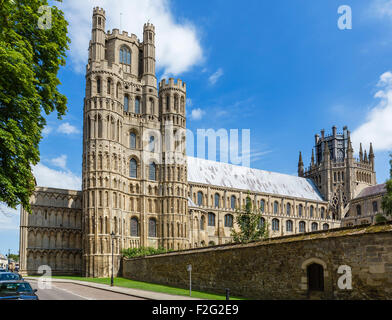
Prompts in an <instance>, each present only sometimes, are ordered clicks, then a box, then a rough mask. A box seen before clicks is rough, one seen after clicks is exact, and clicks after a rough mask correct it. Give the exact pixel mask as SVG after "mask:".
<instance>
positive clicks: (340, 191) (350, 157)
mask: <svg viewBox="0 0 392 320" xmlns="http://www.w3.org/2000/svg"><path fill="white" fill-rule="evenodd" d="M298 175H299V176H300V177H305V178H310V179H312V180H313V181H314V183H315V184H316V186H317V188H318V189H319V190H320V192H321V194H322V195H323V198H324V199H325V200H326V201H328V202H329V207H330V209H331V214H332V216H333V218H334V219H339V220H340V219H342V218H343V217H344V216H345V215H346V213H347V212H348V210H349V208H350V206H349V203H350V201H351V200H352V199H354V198H356V197H357V196H358V195H359V193H360V192H361V191H362V190H363V189H365V188H367V187H369V186H374V185H376V172H375V171H374V152H373V146H372V144H370V148H369V156H368V155H367V152H366V150H365V153H363V149H362V144H361V145H360V150H359V158H358V159H356V158H354V149H353V147H352V144H351V137H350V131H348V130H347V127H344V128H343V133H340V134H338V133H337V128H336V127H335V126H334V127H332V134H331V135H327V136H326V135H325V130H322V131H321V137H320V136H319V135H318V134H316V136H315V148H314V149H312V158H311V162H310V166H309V168H308V169H306V170H305V168H304V164H303V161H302V155H301V153H300V156H299V162H298Z"/></svg>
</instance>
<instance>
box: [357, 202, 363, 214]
mask: <svg viewBox="0 0 392 320" xmlns="http://www.w3.org/2000/svg"><path fill="white" fill-rule="evenodd" d="M361 214H362V208H361V205H357V215H358V216H360V215H361Z"/></svg>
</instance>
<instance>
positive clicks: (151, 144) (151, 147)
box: [148, 136, 155, 152]
mask: <svg viewBox="0 0 392 320" xmlns="http://www.w3.org/2000/svg"><path fill="white" fill-rule="evenodd" d="M148 149H149V151H150V152H155V137H154V136H151V137H150V141H149V147H148Z"/></svg>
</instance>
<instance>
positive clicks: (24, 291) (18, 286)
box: [0, 280, 39, 300]
mask: <svg viewBox="0 0 392 320" xmlns="http://www.w3.org/2000/svg"><path fill="white" fill-rule="evenodd" d="M36 292H37V289H34V290H33V288H32V287H31V285H30V284H29V283H28V282H26V281H22V280H17V281H2V282H0V300H39V299H38V296H37V295H36Z"/></svg>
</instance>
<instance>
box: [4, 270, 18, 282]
mask: <svg viewBox="0 0 392 320" xmlns="http://www.w3.org/2000/svg"><path fill="white" fill-rule="evenodd" d="M11 280H23V278H22V276H21V275H20V274H19V273H16V272H2V273H0V281H11Z"/></svg>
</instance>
